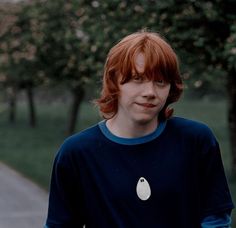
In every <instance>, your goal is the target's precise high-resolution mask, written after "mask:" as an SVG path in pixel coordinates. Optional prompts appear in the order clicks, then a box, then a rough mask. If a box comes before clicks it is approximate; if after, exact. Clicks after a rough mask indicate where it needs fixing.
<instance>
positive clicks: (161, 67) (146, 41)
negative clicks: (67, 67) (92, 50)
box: [96, 32, 183, 120]
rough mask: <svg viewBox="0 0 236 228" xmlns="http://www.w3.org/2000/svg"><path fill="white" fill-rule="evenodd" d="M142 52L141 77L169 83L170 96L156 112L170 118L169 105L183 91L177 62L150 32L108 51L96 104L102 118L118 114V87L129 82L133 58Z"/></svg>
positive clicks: (162, 40) (124, 41)
mask: <svg viewBox="0 0 236 228" xmlns="http://www.w3.org/2000/svg"><path fill="white" fill-rule="evenodd" d="M139 53H142V54H143V55H144V58H145V68H144V72H143V74H144V75H145V77H147V78H148V79H149V80H155V79H158V78H162V79H164V80H165V81H166V82H169V83H170V85H171V87H170V93H169V96H168V98H167V101H166V104H165V106H164V107H163V109H162V110H161V112H160V113H159V116H158V118H159V120H166V119H167V118H169V117H170V116H171V115H172V113H173V109H172V108H168V105H169V104H171V103H173V102H175V101H177V100H178V99H179V97H180V95H181V93H182V91H183V83H182V79H181V77H180V73H179V64H178V59H177V56H176V54H175V52H174V51H173V49H172V48H171V46H170V45H169V44H168V43H167V42H166V41H165V40H164V39H163V38H161V37H160V35H159V34H157V33H153V32H137V33H133V34H131V35H128V36H126V37H125V38H123V39H122V40H121V41H120V42H119V43H118V44H116V45H115V46H114V47H113V48H111V50H110V52H109V53H108V56H107V60H106V63H105V67H104V74H103V87H102V92H101V97H100V98H99V99H98V100H97V101H96V103H97V105H98V106H99V108H100V112H101V113H102V115H103V117H104V118H105V119H110V118H112V117H114V116H115V115H116V113H117V111H118V97H119V85H118V81H119V79H120V77H121V80H120V84H124V83H126V82H128V81H129V80H130V79H131V77H132V71H136V72H137V70H136V69H135V63H134V60H135V57H136V56H137V54H139Z"/></svg>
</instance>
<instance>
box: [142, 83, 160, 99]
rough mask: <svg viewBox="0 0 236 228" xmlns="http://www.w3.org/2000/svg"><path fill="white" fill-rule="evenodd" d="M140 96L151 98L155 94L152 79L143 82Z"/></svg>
mask: <svg viewBox="0 0 236 228" xmlns="http://www.w3.org/2000/svg"><path fill="white" fill-rule="evenodd" d="M142 86H143V88H142V96H143V97H145V98H148V99H153V98H155V97H156V96H157V94H156V88H155V85H154V83H153V82H152V81H147V82H145V83H143V85H142Z"/></svg>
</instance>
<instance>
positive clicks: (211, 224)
mask: <svg viewBox="0 0 236 228" xmlns="http://www.w3.org/2000/svg"><path fill="white" fill-rule="evenodd" d="M230 225H231V217H230V214H229V213H221V214H217V215H209V216H207V217H205V218H204V219H203V220H202V222H201V228H230V227H231V226H230Z"/></svg>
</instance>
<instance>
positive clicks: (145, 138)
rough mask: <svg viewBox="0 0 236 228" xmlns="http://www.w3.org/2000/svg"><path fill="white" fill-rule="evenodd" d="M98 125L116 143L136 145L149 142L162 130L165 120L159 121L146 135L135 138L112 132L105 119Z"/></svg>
mask: <svg viewBox="0 0 236 228" xmlns="http://www.w3.org/2000/svg"><path fill="white" fill-rule="evenodd" d="M98 126H99V128H100V130H101V131H102V133H103V134H104V135H105V136H106V137H107V138H108V139H110V140H111V141H113V142H116V143H118V144H123V145H137V144H142V143H147V142H150V141H152V140H153V139H155V138H157V137H158V136H159V135H160V134H161V133H162V132H163V131H164V129H165V126H166V121H164V122H160V123H159V125H158V127H157V128H156V130H155V131H154V132H152V133H150V134H148V135H144V136H141V137H137V138H122V137H119V136H116V135H114V134H112V133H111V132H110V130H109V129H108V128H107V126H106V120H103V121H101V122H99V123H98Z"/></svg>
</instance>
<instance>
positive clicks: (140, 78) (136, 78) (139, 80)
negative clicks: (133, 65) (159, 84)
mask: <svg viewBox="0 0 236 228" xmlns="http://www.w3.org/2000/svg"><path fill="white" fill-rule="evenodd" d="M132 80H133V81H134V82H143V77H142V76H141V75H133V76H132Z"/></svg>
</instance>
